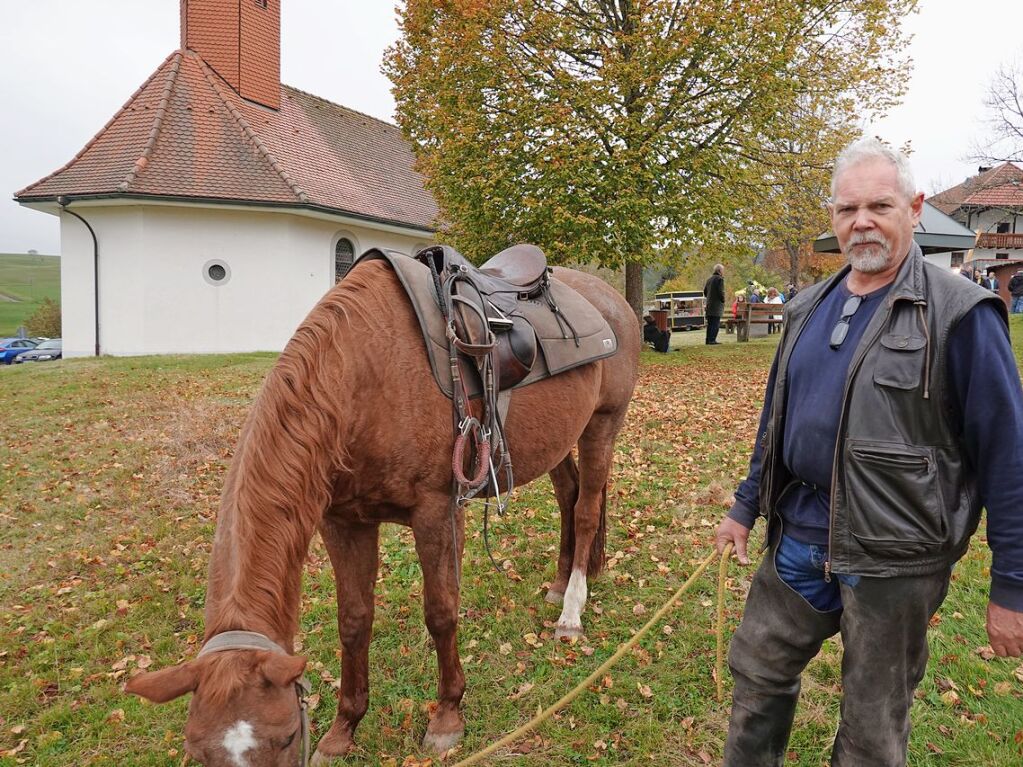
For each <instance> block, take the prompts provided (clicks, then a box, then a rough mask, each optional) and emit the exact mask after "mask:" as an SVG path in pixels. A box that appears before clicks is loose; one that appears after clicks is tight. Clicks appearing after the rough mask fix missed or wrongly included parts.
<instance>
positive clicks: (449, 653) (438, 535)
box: [412, 499, 465, 754]
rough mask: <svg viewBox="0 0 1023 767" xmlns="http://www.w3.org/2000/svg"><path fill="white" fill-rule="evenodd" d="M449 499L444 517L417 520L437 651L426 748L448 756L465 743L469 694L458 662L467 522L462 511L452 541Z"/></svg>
mask: <svg viewBox="0 0 1023 767" xmlns="http://www.w3.org/2000/svg"><path fill="white" fill-rule="evenodd" d="M450 503H451V501H450V500H449V499H445V500H444V505H443V506H440V507H439V509H440V510H441V513H440V514H439V515H437V514H434V515H429V516H430V517H432V519H429V520H427V519H426V518H425V517H426V515H416V516H414V517H413V519H412V531H413V533H414V535H415V540H416V552H417V553H418V555H419V563H420V565H421V566H422V569H423V613H424V616H425V618H426V628H427V629H428V630H429V631H430V636H431V637H432V638H433V644H434V647H435V648H436V650H437V671H438V681H437V709H436V710H435V711H434V712H433V714H432V715H431V717H430V724H429V726H428V727H427V728H426V736H425V737H424V738H423V747H424V748H426V749H427V750H430V751H434V752H436V753H438V754H442V753H444V752H445V751H447V750H448V749H450V748H453V747H454V746H455V744H456V743H458V741H459V740H461V738H462V733H463V732H464V731H465V720H464V719H463V718H462V713H461V711H460V710H459V707H460V705H461V702H462V693H463V692H465V675H464V674H463V673H462V663H461V661H460V660H459V659H458V603H459V594H458V575H457V573H456V569H455V568H456V561H457V567H458V568H459V569H460V568H461V562H462V549H463V546H464V544H465V535H464V527H463V525H464V517H463V514H462V511H461V510H460V509H459V510H458V511H457V512H456V514H457V518H456V520H455V527H456V529H457V540H452V533H453V532H454V531H453V530H452V523H451V516H450Z"/></svg>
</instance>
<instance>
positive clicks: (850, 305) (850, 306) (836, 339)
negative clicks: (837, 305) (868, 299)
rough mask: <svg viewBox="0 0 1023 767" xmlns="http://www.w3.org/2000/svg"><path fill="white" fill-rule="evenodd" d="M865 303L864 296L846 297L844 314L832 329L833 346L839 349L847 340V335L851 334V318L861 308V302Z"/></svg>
mask: <svg viewBox="0 0 1023 767" xmlns="http://www.w3.org/2000/svg"><path fill="white" fill-rule="evenodd" d="M862 303H863V296H849V297H848V298H847V299H845V304H843V306H842V316H841V317H839V319H838V323H837V324H836V325H835V328H834V330H832V331H831V344H830V345H831V348H832V349H837V348H838V347H840V346H841V345H842V342H843V341H845V337H846V336H847V335H849V320H851V319H852V316H853V315H854V314H856V310H857V309H859V308H860V304H862Z"/></svg>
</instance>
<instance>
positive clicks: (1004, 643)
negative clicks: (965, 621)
mask: <svg viewBox="0 0 1023 767" xmlns="http://www.w3.org/2000/svg"><path fill="white" fill-rule="evenodd" d="M719 530H720V528H719ZM719 548H720V547H719ZM987 637H988V639H990V640H991V649H992V650H994V651H995V655H997V656H999V657H1000V658H1005V657H1009V658H1018V657H1019V656H1020V654H1021V653H1023V613H1018V612H1016V611H1015V610H1009V609H1008V608H1006V607H999V606H998V605H996V604H995V603H994V602H988V605H987Z"/></svg>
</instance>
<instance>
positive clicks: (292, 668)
mask: <svg viewBox="0 0 1023 767" xmlns="http://www.w3.org/2000/svg"><path fill="white" fill-rule="evenodd" d="M305 664H306V659H305V658H304V657H302V656H301V655H281V654H280V653H267V654H266V657H265V658H264V659H263V660H262V662H261V663H260V664H259V670H260V672H261V673H262V674H263V676H265V677H266V678H267V679H268V680H270V681H271V682H272V683H273V684H275V685H277V686H278V687H286V686H287V685H289V684H294V683H295V681H296V680H297V679H298V678H299V677H300V676H302V672H303V671H305Z"/></svg>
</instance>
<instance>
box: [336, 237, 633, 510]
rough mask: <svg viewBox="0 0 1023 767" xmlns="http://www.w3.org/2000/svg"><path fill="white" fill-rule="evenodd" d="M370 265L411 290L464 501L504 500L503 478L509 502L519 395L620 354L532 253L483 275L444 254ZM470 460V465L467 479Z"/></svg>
mask: <svg viewBox="0 0 1023 767" xmlns="http://www.w3.org/2000/svg"><path fill="white" fill-rule="evenodd" d="M371 259H385V260H386V261H388V263H389V264H390V265H391V267H392V269H393V270H394V272H395V274H396V276H397V277H398V279H399V281H400V282H401V284H402V286H403V287H404V288H405V292H406V293H407V295H408V297H409V299H410V301H411V304H412V307H413V309H414V310H415V313H416V318H417V319H418V321H419V325H420V328H421V329H422V331H423V340H424V343H425V344H426V349H427V356H428V357H429V360H430V367H431V370H432V371H433V375H434V378H435V380H436V381H437V384H438V386H439V387H440V389H441V391H442V392H443V393H444V394H445V396H447V397H448V398H449V399H451V401H452V409H453V422H454V427H455V431H456V438H455V450H454V456H453V458H452V469H453V476H454V482H455V485H457V490H458V500H459V501H464V500H466V499H468V498H471V497H473V496H474V495H476V494H478V493H480V492H483V491H484V490H485V491H486V492H485V495H488V496H497V495H498V474H499V472H501V471H503V472H504V473H505V477H506V481H505V482H504V483H503V487H504V490H505V493H506V495H505V497H507V493H510V491H511V488H512V485H513V481H512V476H511V459H510V456H509V454H508V450H507V446H506V445H505V442H504V434H503V428H504V425H503V421H504V415H505V413H506V412H507V408H508V405H509V402H510V398H511V396H512V392H513V391H514V390H516V389H518V388H521V387H524V386H528V385H530V384H532V383H534V382H536V381H539V380H542V379H544V378H548V377H550V376H552V375H556V374H558V373H561V372H564V371H566V370H570V369H572V368H574V367H578V366H580V365H585V364H587V363H590V362H594V361H596V360H599V359H602V358H604V357H608V356H610V355H612V354H614V353H615V352H616V351H617V349H618V343H617V339H616V338H615V335H614V332H613V331H612V330H611V328H610V326H609V325H608V324H607V321H606V320H605V319H604V317H603V315H601V314H600V312H599V311H598V310H597V309H596V308H595V307H594V306H593V305H592V304H591V303H590V302H589V301H587V300H586V299H585V298H583V297H582V296H581V295H579V294H578V293H576V292H575V291H574V290H572V289H571V288H569V287H568V286H567V285H566V284H564V283H563V282H560V281H559V280H557V279H556V278H554V276H553V274H552V270H551V269H550V268H549V267H548V266H547V258H546V256H544V254H543V251H541V250H540V249H539V248H537V247H535V246H533V245H515V246H513V247H510V248H508V249H506V250H503V251H501V252H500V253H498V254H497V255H495V256H493V257H492V258H491V259H489V260H488V261H487V262H486V263H484V264H483V265H482V266H480V267H476V266H473V265H472V264H471V263H470V262H469V261H468V260H467V259H466V258H465V257H464V256H462V255H461V254H460V253H459V252H458V251H456V250H455V249H454V248H451V247H449V246H446V245H437V246H432V247H429V248H425V249H423V250H421V251H419V252H418V253H416V255H415V256H414V257H413V258H409V257H408V256H406V255H404V254H400V253H397V252H394V251H384V250H378V249H372V250H369V251H367V252H365V253H363V254H362V256H360V257H359V261H362V260H371ZM353 271H354V270H353ZM537 417H540V418H542V417H543V415H542V414H537ZM463 459H469V462H470V463H471V464H472V467H471V468H470V470H469V471H468V472H466V471H465V470H464V465H463ZM499 508H503V504H501V506H500V507H499Z"/></svg>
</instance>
